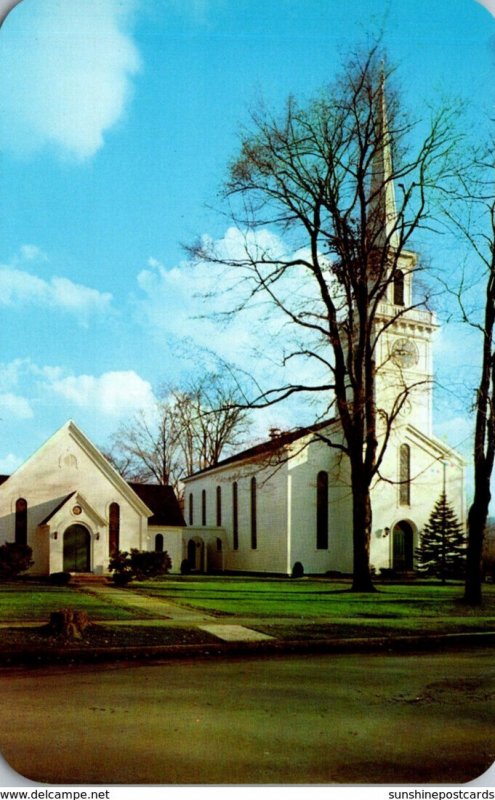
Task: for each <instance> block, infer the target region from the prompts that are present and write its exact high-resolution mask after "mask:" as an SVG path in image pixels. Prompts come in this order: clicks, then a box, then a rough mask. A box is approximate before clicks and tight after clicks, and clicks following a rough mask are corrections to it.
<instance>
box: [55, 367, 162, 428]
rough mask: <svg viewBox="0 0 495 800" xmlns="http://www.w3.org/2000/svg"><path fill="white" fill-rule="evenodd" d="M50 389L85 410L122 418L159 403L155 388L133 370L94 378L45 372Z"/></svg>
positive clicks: (108, 373)
mask: <svg viewBox="0 0 495 800" xmlns="http://www.w3.org/2000/svg"><path fill="white" fill-rule="evenodd" d="M45 375H46V377H47V379H48V380H49V388H50V389H51V390H52V391H53V392H55V394H57V395H59V396H61V397H63V398H65V399H66V400H68V401H70V402H71V403H72V404H73V405H75V406H78V407H79V408H83V409H90V410H94V411H96V412H99V413H101V414H104V415H107V416H113V417H120V416H124V415H126V414H129V413H131V412H133V411H137V410H139V409H146V408H149V407H151V406H153V405H154V404H155V402H156V400H155V397H154V395H153V390H152V388H151V384H150V383H148V381H145V380H143V378H141V377H140V376H139V375H138V374H137V373H136V372H134V371H133V370H127V371H115V372H105V373H103V374H102V375H100V376H98V377H96V376H94V375H68V376H65V377H61V371H60V370H53V369H51V370H45Z"/></svg>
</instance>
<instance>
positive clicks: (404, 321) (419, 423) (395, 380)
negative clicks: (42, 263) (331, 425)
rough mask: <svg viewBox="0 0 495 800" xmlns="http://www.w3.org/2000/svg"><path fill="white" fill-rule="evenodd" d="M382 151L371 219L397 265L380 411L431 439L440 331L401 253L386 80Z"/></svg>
mask: <svg viewBox="0 0 495 800" xmlns="http://www.w3.org/2000/svg"><path fill="white" fill-rule="evenodd" d="M378 128H379V143H380V144H379V147H377V150H376V153H375V156H374V160H373V165H372V167H373V168H372V176H371V186H370V201H369V205H370V217H371V219H372V224H373V220H375V222H376V224H375V225H374V226H373V227H374V228H375V236H374V240H375V243H376V245H377V247H380V248H381V249H383V248H388V249H389V252H390V253H391V257H390V263H391V264H392V266H391V268H390V272H389V274H388V275H387V276H386V283H387V285H386V291H385V293H384V296H383V299H382V300H381V302H380V304H379V306H378V308H377V313H376V317H375V327H376V337H377V341H376V354H375V355H376V359H375V361H376V392H375V400H376V407H377V410H378V411H380V410H382V411H384V412H385V413H386V414H390V413H394V415H395V412H397V411H398V413H397V422H396V423H395V424H396V425H397V424H400V423H404V424H405V423H408V424H411V425H413V426H414V427H415V428H418V429H419V430H420V431H421V432H422V433H424V434H426V435H427V436H429V435H431V432H432V384H433V364H432V354H431V351H432V337H433V333H434V331H435V329H436V328H437V327H438V326H437V324H436V322H435V318H434V314H433V313H432V312H431V311H426V310H424V309H423V308H421V307H420V305H421V303H418V301H417V300H416V299H415V293H414V286H413V279H414V272H415V270H416V266H417V256H416V254H415V253H414V252H411V251H407V250H401V251H400V252H399V243H400V221H399V219H398V215H397V204H396V198H395V187H394V182H393V176H394V172H393V163H392V144H391V138H390V135H389V132H388V123H387V109H386V103H385V86H384V76H383V74H382V78H381V84H380V93H379V117H378Z"/></svg>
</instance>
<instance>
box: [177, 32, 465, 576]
mask: <svg viewBox="0 0 495 800" xmlns="http://www.w3.org/2000/svg"><path fill="white" fill-rule="evenodd" d="M390 76H391V71H390V70H388V69H385V67H384V62H383V60H382V58H381V54H380V53H379V52H378V48H377V47H372V48H371V49H370V50H369V51H367V52H366V53H365V54H358V55H356V56H354V57H352V58H351V59H350V61H349V62H348V64H347V66H346V67H345V69H344V71H343V73H342V75H341V77H340V78H339V79H338V80H337V81H336V82H335V84H334V85H333V86H331V87H330V88H329V89H328V90H327V91H325V92H322V93H321V94H320V96H319V97H318V98H317V99H316V100H315V101H314V102H311V103H308V104H307V105H305V106H302V105H300V104H299V103H298V102H296V100H295V99H294V98H290V99H289V100H288V102H287V105H286V108H285V112H284V113H283V115H282V116H281V117H280V118H276V117H274V116H273V115H272V114H271V113H270V112H269V111H267V110H266V109H263V108H262V109H260V110H259V111H257V112H255V113H254V114H253V115H252V125H251V128H250V130H248V131H247V132H245V133H244V134H243V137H242V145H241V149H240V153H239V155H238V156H237V158H235V159H234V161H233V162H232V163H231V164H230V167H229V177H228V180H227V182H226V185H225V197H226V199H227V200H228V201H229V213H230V214H231V218H232V219H233V221H234V223H235V224H236V226H237V228H238V230H239V231H243V232H244V246H243V252H242V253H235V254H234V256H232V255H229V254H226V252H225V249H223V250H219V249H218V248H216V247H215V245H214V244H212V243H211V242H209V241H206V240H202V241H200V242H198V243H197V244H196V245H194V246H193V247H191V248H190V251H191V253H192V254H193V255H194V257H195V258H197V259H198V260H204V261H207V262H212V263H216V264H220V265H223V266H224V267H225V266H226V267H228V268H230V269H233V270H237V271H238V273H239V277H240V281H244V282H245V285H248V286H249V290H248V293H247V295H246V296H245V298H244V299H243V301H242V302H241V303H240V304H239V306H238V307H236V309H234V310H233V313H240V312H242V310H243V309H244V308H245V306H246V305H247V304H248V303H249V302H256V301H261V299H264V300H265V301H266V300H268V302H269V304H271V306H272V308H273V309H274V311H275V312H276V313H277V314H280V315H281V316H282V317H283V318H284V319H285V321H286V323H288V324H287V329H289V328H292V329H293V330H294V331H297V334H295V335H294V339H293V340H292V341H289V339H287V340H286V352H285V353H284V364H285V366H287V367H290V366H291V365H292V366H293V367H294V365H299V366H301V365H302V363H303V362H305V363H307V362H308V360H309V361H310V362H312V363H313V365H314V367H315V373H316V374H318V375H319V376H322V377H321V380H315V381H314V382H311V381H307V380H302V379H301V378H300V377H299V375H298V374H297V370H296V376H295V378H289V379H288V380H287V382H286V383H283V385H278V386H274V385H272V386H269V387H268V388H266V387H264V388H263V391H261V392H260V393H259V396H257V397H253V398H252V400H251V406H252V407H260V406H266V405H271V404H273V403H278V402H280V401H282V400H284V399H286V398H288V397H290V396H292V395H294V394H296V393H306V394H308V395H312V396H315V395H316V394H317V395H319V396H322V395H323V396H324V397H325V398H327V400H326V402H327V407H328V408H332V411H333V413H334V414H335V415H336V418H337V420H338V422H339V426H338V428H339V434H336V435H333V434H332V435H331V436H329V437H327V438H326V441H327V443H328V445H330V446H331V447H335V448H338V449H339V450H340V451H341V452H342V453H343V454H344V455H345V456H346V457H347V459H348V464H349V470H350V481H351V486H352V504H353V552H354V566H353V571H354V581H353V589H354V590H355V591H373V584H372V580H371V577H370V569H369V546H370V533H371V522H372V510H371V501H370V487H371V484H372V481H373V480H374V479H375V478H377V476H378V475H379V471H380V465H381V463H382V460H383V457H384V453H385V449H386V446H387V442H388V439H389V435H390V431H391V429H392V426H393V425H394V422H395V420H396V418H397V416H398V414H399V413H400V411H401V409H402V407H403V405H404V403H405V401H406V398H407V395H408V393H409V392H410V391H411V389H412V388H413V387H411V385H410V383H408V381H407V370H404V372H403V376H404V379H403V380H402V381H398V389H397V394H396V396H395V398H394V399H393V402H391V403H390V404H389V405H388V406H387V405H386V404H385V403H384V407H383V408H377V405H376V396H375V383H376V374H377V369H378V368H379V366H380V365H379V364H377V359H378V358H379V356H378V353H379V352H380V341H381V338H382V336H383V334H384V333H386V332H387V331H388V332H389V333H390V330H391V329H392V328H393V325H394V323H395V322H397V320H398V319H400V317H402V316H403V315H405V314H407V313H408V312H410V311H411V309H412V308H414V309H419V310H418V311H416V312H415V313H418V314H420V313H421V307H423V308H424V302H425V298H421V299H420V300H418V301H414V300H413V299H411V298H409V299H405V301H404V302H403V303H402V304H397V305H396V306H395V307H394V306H393V304H391V303H389V302H388V299H389V297H390V292H391V291H392V287H394V286H397V287H399V289H400V286H401V281H403V279H404V275H406V274H407V273H408V272H409V271H410V270H411V269H412V266H411V265H412V263H413V262H412V261H411V257H412V254H411V253H409V254H408V253H407V251H406V248H407V246H408V244H409V242H410V239H411V237H412V235H413V234H414V232H415V231H416V230H417V229H418V228H420V227H421V226H424V225H426V224H427V220H428V219H431V217H432V211H433V209H432V197H433V195H434V192H435V190H436V189H438V188H439V187H441V185H442V181H443V178H444V177H445V175H446V174H447V173H448V170H449V159H450V156H451V153H452V149H453V147H454V137H453V135H452V127H453V121H454V119H455V114H456V110H454V109H450V110H448V109H446V108H442V109H441V110H440V111H439V112H438V113H435V114H434V115H433V116H432V118H431V119H430V120H429V123H428V129H427V132H426V135H424V136H423V137H422V141H421V143H420V145H419V146H417V147H416V149H415V150H414V151H413V149H412V148H411V147H409V146H408V142H409V141H410V140H411V138H412V137H411V134H412V133H413V132H414V133H415V135H417V128H418V126H417V125H415V124H414V123H412V122H410V121H409V120H408V119H407V118H406V115H405V114H404V113H403V112H401V109H400V107H399V102H398V96H397V94H396V93H394V92H392V90H391V88H390V87H391V77H390ZM385 87H386V91H385ZM386 95H387V97H385V96H386ZM419 128H421V125H420V126H419ZM394 184H395V186H397V187H398V199H396V197H395V189H394ZM399 190H400V191H399ZM266 229H269V230H271V231H276V232H277V233H278V235H279V237H280V238H281V239H282V240H283V241H284V243H285V246H286V250H285V252H280V250H279V251H278V252H274V250H273V248H272V249H271V248H270V247H269V246H267V245H265V244H264V241H265V240H264V238H263V236H262V235H261V234H262V231H263V230H266ZM408 259H409V260H408ZM423 313H425V314H426V313H427V312H423ZM398 369H400V365H398ZM300 372H301V373H302V374H305V373H307V370H304V369H302V370H301V371H300ZM399 384H400V385H399ZM319 436H320V438H324V437H323V434H322V432H320V434H319Z"/></svg>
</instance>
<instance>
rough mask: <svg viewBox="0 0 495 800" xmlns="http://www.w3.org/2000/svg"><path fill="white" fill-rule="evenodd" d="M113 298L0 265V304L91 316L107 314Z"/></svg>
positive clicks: (103, 293)
mask: <svg viewBox="0 0 495 800" xmlns="http://www.w3.org/2000/svg"><path fill="white" fill-rule="evenodd" d="M111 301H112V295H111V294H109V293H108V292H99V291H98V290H97V289H92V288H90V287H88V286H83V285H82V284H79V283H74V282H73V281H71V280H69V279H68V278H64V277H57V276H54V277H52V278H50V279H49V280H45V279H44V278H40V277H38V276H37V275H33V274H32V273H30V272H26V271H24V270H20V269H17V268H16V267H12V266H8V265H5V266H0V305H3V306H25V305H42V306H43V307H44V308H47V307H48V308H54V309H58V310H61V311H65V312H68V313H74V314H80V315H81V316H82V318H83V319H85V318H86V317H87V316H88V315H89V314H93V313H102V312H104V311H108V309H109V307H110V304H111Z"/></svg>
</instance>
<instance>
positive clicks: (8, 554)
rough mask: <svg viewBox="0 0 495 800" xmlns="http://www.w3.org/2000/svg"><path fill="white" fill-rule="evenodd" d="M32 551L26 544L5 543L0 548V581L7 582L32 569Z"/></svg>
mask: <svg viewBox="0 0 495 800" xmlns="http://www.w3.org/2000/svg"><path fill="white" fill-rule="evenodd" d="M32 555H33V551H32V550H31V548H30V547H28V545H27V544H17V543H16V542H5V544H3V545H2V546H1V547H0V579H1V580H9V579H10V578H15V577H16V576H17V575H20V574H21V572H26V570H28V569H29V567H32V565H33V563H34V562H33V561H32V560H31V556H32Z"/></svg>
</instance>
